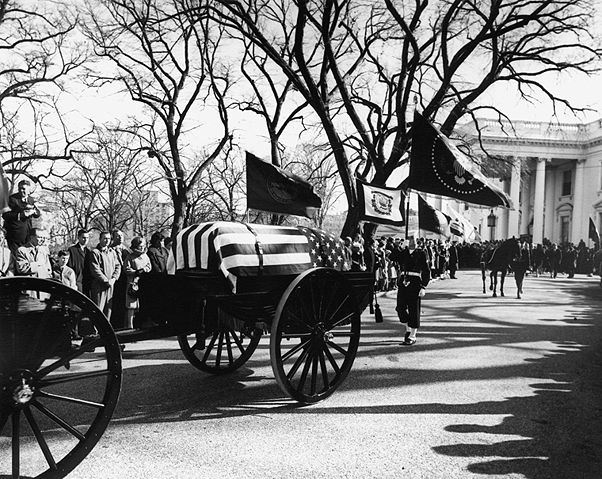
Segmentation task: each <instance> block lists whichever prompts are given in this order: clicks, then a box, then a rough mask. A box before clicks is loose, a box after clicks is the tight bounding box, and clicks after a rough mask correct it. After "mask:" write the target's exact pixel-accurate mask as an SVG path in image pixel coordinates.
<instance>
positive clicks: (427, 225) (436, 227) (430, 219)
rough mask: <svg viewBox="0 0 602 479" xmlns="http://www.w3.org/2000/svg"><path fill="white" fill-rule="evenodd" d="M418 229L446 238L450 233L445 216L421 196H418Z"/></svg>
mask: <svg viewBox="0 0 602 479" xmlns="http://www.w3.org/2000/svg"><path fill="white" fill-rule="evenodd" d="M418 228H420V229H421V230H426V231H432V232H433V233H438V234H441V235H446V236H447V234H448V232H449V228H448V220H447V218H446V217H445V215H444V214H443V213H442V212H441V211H439V210H438V209H436V208H433V207H432V206H431V205H429V204H428V203H427V202H426V200H425V199H424V198H422V196H420V195H418Z"/></svg>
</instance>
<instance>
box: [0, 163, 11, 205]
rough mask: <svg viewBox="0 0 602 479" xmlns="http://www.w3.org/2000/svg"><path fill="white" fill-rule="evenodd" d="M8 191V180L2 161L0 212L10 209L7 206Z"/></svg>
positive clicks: (0, 169)
mask: <svg viewBox="0 0 602 479" xmlns="http://www.w3.org/2000/svg"><path fill="white" fill-rule="evenodd" d="M9 193H10V192H9V189H8V180H7V179H6V175H5V174H4V168H2V163H0V213H6V212H7V211H10V208H9V206H8V197H9V196H10V195H9Z"/></svg>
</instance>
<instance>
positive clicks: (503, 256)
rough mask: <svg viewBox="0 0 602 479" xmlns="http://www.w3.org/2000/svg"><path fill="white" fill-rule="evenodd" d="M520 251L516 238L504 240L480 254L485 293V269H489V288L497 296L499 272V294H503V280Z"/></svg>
mask: <svg viewBox="0 0 602 479" xmlns="http://www.w3.org/2000/svg"><path fill="white" fill-rule="evenodd" d="M519 253H520V245H519V242H518V240H517V239H516V238H514V237H512V238H510V239H507V240H505V241H504V242H503V243H502V244H501V245H499V246H497V247H496V248H492V249H488V250H485V251H484V252H483V254H482V255H481V276H482V278H483V293H485V278H486V274H485V273H486V271H487V270H489V271H490V273H489V289H490V290H491V291H493V296H494V297H495V296H497V274H498V272H500V273H501V279H500V296H504V280H505V279H506V274H507V273H508V268H509V267H510V264H511V263H512V261H513V260H514V258H516V257H517V256H518V255H519Z"/></svg>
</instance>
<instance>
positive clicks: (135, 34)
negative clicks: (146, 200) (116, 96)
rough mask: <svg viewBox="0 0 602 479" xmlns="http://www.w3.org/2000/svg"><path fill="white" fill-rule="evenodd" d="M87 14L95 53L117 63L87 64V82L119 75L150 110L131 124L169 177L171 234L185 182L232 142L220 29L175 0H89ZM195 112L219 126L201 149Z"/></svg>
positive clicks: (182, 207) (180, 216)
mask: <svg viewBox="0 0 602 479" xmlns="http://www.w3.org/2000/svg"><path fill="white" fill-rule="evenodd" d="M97 3H98V4H100V6H101V8H95V7H96V4H97ZM87 13H88V15H87V21H86V22H85V23H84V26H83V30H84V32H85V35H86V36H87V37H88V38H89V39H90V40H91V41H92V43H93V45H94V48H95V53H96V55H97V56H98V58H100V59H103V60H109V61H110V62H111V64H112V65H114V66H115V67H116V71H115V72H106V73H101V70H100V69H90V71H89V78H90V79H91V80H92V82H91V84H92V85H95V86H101V85H104V84H106V83H114V82H119V83H120V84H121V87H122V90H123V91H124V92H126V93H127V94H129V96H130V97H131V99H132V100H133V101H135V102H138V103H140V104H142V105H143V106H144V107H145V108H147V110H148V111H149V112H151V113H150V116H151V118H150V119H149V121H146V122H145V121H142V122H140V121H137V122H135V124H134V125H133V127H132V131H133V132H135V133H136V134H137V135H138V138H139V141H140V142H141V143H140V147H141V148H143V149H145V150H146V151H147V152H148V155H149V156H150V157H152V158H154V159H155V160H156V162H157V164H158V165H159V167H160V168H161V170H162V171H163V174H164V178H165V180H166V181H167V182H168V184H169V192H170V196H171V199H172V202H173V206H174V217H173V225H172V233H173V234H175V233H177V232H178V231H179V230H180V229H181V228H182V227H183V226H184V225H185V224H186V222H187V221H188V218H187V216H186V214H187V211H188V204H189V195H190V191H191V188H192V187H193V186H194V185H195V184H196V183H198V181H199V180H200V177H201V174H202V172H203V171H204V170H205V169H206V168H207V166H208V165H209V164H210V163H211V162H212V161H213V160H215V159H216V158H217V157H218V156H219V155H220V153H221V152H222V151H223V150H224V149H225V148H228V147H229V144H230V141H231V135H230V130H229V123H228V104H227V100H226V95H227V93H228V90H229V89H230V87H231V86H232V78H231V74H230V71H229V68H228V67H227V66H226V65H225V64H224V63H223V62H221V60H220V58H219V53H218V52H219V49H220V43H221V42H222V38H223V29H222V28H213V27H212V26H210V25H209V24H208V21H207V19H204V18H201V17H199V16H198V15H197V13H196V12H194V11H192V10H190V9H184V8H183V2H182V1H180V0H167V1H163V0H161V1H159V0H142V1H138V0H101V1H100V2H90V3H89V5H88V9H87ZM201 114H207V115H208V116H209V118H211V120H208V122H207V123H209V124H211V126H212V130H215V125H216V124H217V125H218V126H221V133H219V134H218V135H217V139H216V140H215V142H214V143H213V144H211V142H210V141H206V142H205V145H206V147H205V148H204V149H201V148H199V147H197V146H196V145H194V144H193V142H194V143H196V140H197V138H198V137H199V136H201V135H202V131H200V130H199V127H200V126H201V125H200V118H201ZM218 130H219V128H218ZM203 140H208V139H206V138H203ZM193 160H194V161H193Z"/></svg>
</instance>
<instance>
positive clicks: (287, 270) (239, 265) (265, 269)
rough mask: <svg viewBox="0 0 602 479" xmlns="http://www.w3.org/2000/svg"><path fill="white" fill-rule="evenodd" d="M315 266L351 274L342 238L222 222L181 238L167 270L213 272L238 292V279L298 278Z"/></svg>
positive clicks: (305, 230)
mask: <svg viewBox="0 0 602 479" xmlns="http://www.w3.org/2000/svg"><path fill="white" fill-rule="evenodd" d="M317 266H327V267H331V268H335V269H337V270H345V269H348V265H346V264H345V259H344V254H343V243H342V241H341V240H340V239H338V238H335V237H334V235H332V234H330V233H326V232H324V231H321V230H317V229H312V228H305V227H286V226H272V225H260V224H244V223H230V222H224V221H220V222H212V223H201V224H198V225H192V226H189V227H187V228H184V229H183V230H182V231H181V232H180V233H178V235H177V236H176V239H175V241H174V244H173V246H172V249H171V251H170V253H169V258H168V262H167V271H168V273H169V274H175V273H176V271H178V270H190V269H203V270H209V271H214V272H217V273H220V274H222V275H223V276H224V278H225V279H226V280H227V282H228V284H229V285H230V287H231V289H232V292H233V293H236V283H237V278H239V277H245V276H267V275H270V276H276V275H297V274H299V273H301V272H303V271H305V270H307V269H310V268H312V267H317Z"/></svg>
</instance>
